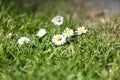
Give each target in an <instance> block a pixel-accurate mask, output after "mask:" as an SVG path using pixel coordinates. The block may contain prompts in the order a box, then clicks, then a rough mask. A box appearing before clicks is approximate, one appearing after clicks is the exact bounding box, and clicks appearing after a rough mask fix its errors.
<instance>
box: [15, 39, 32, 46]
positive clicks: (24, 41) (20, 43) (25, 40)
mask: <svg viewBox="0 0 120 80" xmlns="http://www.w3.org/2000/svg"><path fill="white" fill-rule="evenodd" d="M29 42H30V39H29V38H27V37H21V38H19V39H18V42H17V43H18V44H19V45H23V44H24V43H29Z"/></svg>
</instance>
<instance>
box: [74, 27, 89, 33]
mask: <svg viewBox="0 0 120 80" xmlns="http://www.w3.org/2000/svg"><path fill="white" fill-rule="evenodd" d="M87 31H88V30H87V29H86V28H85V27H84V26H82V27H78V28H77V31H76V32H77V33H78V35H81V34H83V33H86V32H87Z"/></svg>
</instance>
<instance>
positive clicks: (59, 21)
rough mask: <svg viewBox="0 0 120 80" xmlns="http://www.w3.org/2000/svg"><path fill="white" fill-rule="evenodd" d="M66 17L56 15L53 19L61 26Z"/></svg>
mask: <svg viewBox="0 0 120 80" xmlns="http://www.w3.org/2000/svg"><path fill="white" fill-rule="evenodd" d="M63 20H64V18H63V17H62V16H55V17H54V18H53V19H52V20H51V21H52V22H53V23H54V24H55V25H56V26H60V25H62V24H63Z"/></svg>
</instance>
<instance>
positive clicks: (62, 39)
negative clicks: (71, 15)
mask: <svg viewBox="0 0 120 80" xmlns="http://www.w3.org/2000/svg"><path fill="white" fill-rule="evenodd" d="M63 21H64V18H63V17H62V16H55V17H54V18H53V19H52V20H51V22H52V23H53V24H54V25H56V26H60V25H62V24H63ZM86 32H87V29H86V28H85V27H84V26H81V27H78V28H77V30H76V33H77V34H78V35H81V34H84V33H86ZM46 33H47V32H46V30H45V29H40V30H39V31H38V32H37V34H36V36H38V37H39V38H42V37H44V36H45V35H46ZM73 35H74V31H73V29H71V28H66V29H65V30H64V32H63V33H62V34H55V35H54V36H53V37H52V43H54V44H55V45H57V46H59V45H62V44H64V43H66V39H67V38H70V37H72V36H73ZM30 41H31V40H30V39H29V38H27V37H21V38H19V39H18V44H19V45H23V44H27V43H30Z"/></svg>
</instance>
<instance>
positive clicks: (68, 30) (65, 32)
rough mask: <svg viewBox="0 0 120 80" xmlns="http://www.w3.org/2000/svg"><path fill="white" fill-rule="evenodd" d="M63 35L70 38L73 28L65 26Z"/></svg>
mask: <svg viewBox="0 0 120 80" xmlns="http://www.w3.org/2000/svg"><path fill="white" fill-rule="evenodd" d="M63 35H64V36H65V37H68V38H70V37H71V36H73V35H74V31H73V29H70V28H66V30H64V32H63Z"/></svg>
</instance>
